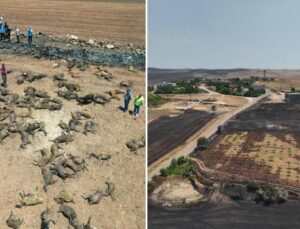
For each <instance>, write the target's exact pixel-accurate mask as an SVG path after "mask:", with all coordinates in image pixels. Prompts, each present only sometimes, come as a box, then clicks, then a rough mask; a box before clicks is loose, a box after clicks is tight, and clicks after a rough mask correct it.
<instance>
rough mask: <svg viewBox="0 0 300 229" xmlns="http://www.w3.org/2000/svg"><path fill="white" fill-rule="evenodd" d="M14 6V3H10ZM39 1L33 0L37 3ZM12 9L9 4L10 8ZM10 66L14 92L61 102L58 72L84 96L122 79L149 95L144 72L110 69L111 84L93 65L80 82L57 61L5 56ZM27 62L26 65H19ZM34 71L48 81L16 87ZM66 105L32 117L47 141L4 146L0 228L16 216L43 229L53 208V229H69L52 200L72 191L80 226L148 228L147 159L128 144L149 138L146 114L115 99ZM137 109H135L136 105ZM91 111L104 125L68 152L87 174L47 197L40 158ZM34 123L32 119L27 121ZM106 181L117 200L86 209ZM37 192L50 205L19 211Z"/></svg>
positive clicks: (11, 141) (15, 140) (15, 139)
mask: <svg viewBox="0 0 300 229" xmlns="http://www.w3.org/2000/svg"><path fill="white" fill-rule="evenodd" d="M10 2H11V1H10ZM33 2H34V1H33ZM6 4H8V2H7V3H6ZM1 60H2V61H3V62H5V63H6V65H7V69H9V70H13V73H11V74H9V75H8V85H9V86H8V88H9V90H10V91H11V92H15V93H19V94H23V89H24V88H26V87H27V86H33V87H35V88H37V89H43V90H46V91H47V92H48V93H49V95H50V96H53V97H56V91H57V87H56V85H55V83H54V82H53V80H52V76H53V74H54V73H64V74H65V77H66V79H67V80H68V81H70V82H76V83H79V84H80V85H81V91H80V92H79V94H81V95H83V94H88V93H89V92H100V93H101V92H106V91H107V90H110V89H115V88H118V85H119V82H120V81H122V80H133V81H134V85H133V88H132V90H133V94H134V95H136V94H137V93H144V72H138V73H132V72H129V71H127V70H126V69H121V68H107V69H108V70H109V71H110V72H112V74H113V75H114V76H115V79H114V80H113V81H112V82H108V81H106V80H104V79H103V80H101V79H99V78H97V77H96V76H95V75H94V73H95V70H96V68H95V67H93V66H90V67H89V68H88V69H87V70H86V71H85V72H81V73H80V78H76V79H75V78H71V75H70V73H69V72H68V70H67V68H66V67H65V66H64V65H63V63H62V65H61V67H59V68H56V69H52V65H53V63H54V62H53V61H48V60H36V59H31V58H28V57H16V56H11V55H7V56H1ZM19 63H22V64H19ZM27 71H31V72H33V73H46V74H47V78H44V79H42V80H39V81H35V82H33V83H31V84H29V83H28V82H25V83H24V84H23V85H17V84H16V82H15V81H16V76H18V75H20V73H21V72H27ZM62 100H63V103H64V104H63V109H62V110H61V111H55V112H51V113H50V112H49V111H44V110H40V111H34V112H33V117H34V119H36V120H38V121H45V122H46V130H47V131H48V132H49V135H48V136H47V137H44V135H43V134H42V133H38V134H37V135H36V137H35V138H34V139H31V140H32V142H33V145H28V146H27V149H25V150H21V149H20V148H19V145H20V143H21V139H20V135H19V134H17V135H13V136H12V137H11V138H10V137H9V138H7V139H5V140H4V141H3V142H2V144H1V145H0V160H1V168H0V172H1V175H2V180H1V182H0V190H1V200H0V206H1V207H0V228H6V224H5V220H6V219H7V218H8V216H9V215H10V212H11V211H13V212H14V214H16V215H17V217H19V218H23V219H24V223H23V225H22V226H21V228H39V225H40V214H41V212H42V211H43V210H45V208H46V207H49V208H50V210H51V212H52V214H53V218H54V220H55V221H56V225H55V226H53V227H52V228H67V225H68V222H67V219H66V218H65V217H64V216H62V215H61V214H58V213H57V211H58V209H59V205H58V204H57V203H55V202H54V200H53V198H54V197H55V196H56V195H57V194H58V193H59V192H60V191H61V190H64V189H65V190H67V191H73V192H75V194H76V203H75V204H70V205H71V206H72V207H73V208H74V209H75V211H76V213H77V215H78V217H79V221H80V222H86V221H87V220H88V218H89V217H90V216H91V217H92V224H93V225H95V226H97V228H144V216H145V215H144V212H145V198H144V196H145V190H144V189H145V188H144V186H145V183H144V182H145V180H144V175H145V174H144V171H145V169H144V163H145V160H144V156H145V153H144V151H143V149H142V150H140V151H139V154H138V155H134V154H133V153H132V152H130V151H129V150H128V149H127V147H126V145H125V143H126V142H127V141H128V140H130V139H132V138H134V139H135V138H139V137H141V136H143V135H144V123H145V116H144V114H145V112H144V111H142V112H141V115H140V116H139V117H138V118H134V117H133V116H130V115H129V114H124V113H123V112H121V111H120V110H119V106H121V105H122V103H123V102H122V101H117V100H112V101H111V102H110V103H109V104H107V105H105V106H102V105H99V104H97V105H95V106H94V105H86V106H77V105H76V104H77V103H76V102H74V101H67V100H64V99H62ZM131 105H132V104H131ZM131 109H132V106H131ZM78 110H80V111H87V112H89V113H91V114H92V115H93V116H94V121H95V122H97V123H98V124H99V126H97V127H96V134H95V135H93V134H89V135H88V136H85V135H84V134H82V132H81V133H77V134H76V135H75V141H74V142H73V143H70V144H69V145H65V146H64V148H63V152H64V153H65V154H69V153H72V154H74V155H79V156H82V157H84V158H85V159H86V161H87V164H88V171H80V172H79V173H78V174H77V175H76V177H75V178H73V179H67V180H66V181H65V182H63V181H62V180H60V179H58V182H57V183H55V184H53V185H51V186H50V187H49V188H48V192H47V193H45V192H44V191H43V190H42V186H43V180H42V176H41V171H40V168H39V167H36V166H34V165H33V164H32V161H33V159H34V158H37V153H34V151H35V150H38V149H40V148H43V147H47V146H49V145H51V142H50V141H49V140H51V139H53V138H55V137H56V136H58V135H60V134H61V133H60V132H61V131H60V129H59V127H57V124H58V123H59V121H60V120H68V119H69V118H70V112H72V111H78ZM27 121H30V122H32V120H27ZM92 150H95V151H96V152H98V153H111V154H112V158H111V160H110V161H108V162H104V163H99V162H98V161H95V160H93V159H87V153H89V152H91V151H92ZM105 181H111V182H113V183H114V184H115V187H116V193H115V195H116V200H115V201H112V200H111V199H110V198H103V199H102V201H101V202H100V203H99V204H98V205H91V206H90V205H87V204H86V203H85V201H84V200H83V198H82V197H81V195H82V194H83V193H91V192H92V191H95V190H97V189H98V188H99V189H100V190H103V191H104V190H105V188H106V185H105ZM36 188H38V189H39V192H40V194H41V196H42V197H43V198H44V199H45V202H44V203H43V204H41V205H37V206H33V207H23V208H21V209H17V208H15V205H16V204H17V203H18V202H19V200H20V198H19V193H20V192H34V191H35V189H36Z"/></svg>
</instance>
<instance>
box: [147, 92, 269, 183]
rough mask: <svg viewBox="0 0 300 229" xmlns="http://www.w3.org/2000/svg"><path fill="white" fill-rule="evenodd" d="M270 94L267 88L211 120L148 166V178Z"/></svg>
mask: <svg viewBox="0 0 300 229" xmlns="http://www.w3.org/2000/svg"><path fill="white" fill-rule="evenodd" d="M270 94H271V90H269V89H266V93H265V94H263V95H261V96H259V97H256V98H247V99H248V103H246V104H245V105H243V106H241V107H239V108H238V109H236V110H234V111H232V112H229V113H225V114H223V115H220V116H218V117H217V118H216V119H213V120H212V121H211V122H209V123H207V124H206V125H205V126H204V127H203V128H202V129H201V130H200V131H199V132H198V133H196V134H195V135H194V136H191V138H190V140H189V141H188V142H187V143H186V144H184V145H182V146H181V147H178V148H177V149H175V150H173V151H171V152H170V153H168V154H166V155H165V156H163V157H162V158H160V159H159V160H157V161H156V162H155V163H153V164H151V166H149V167H148V180H151V179H152V177H153V176H155V175H158V174H159V171H160V169H161V168H165V167H167V166H168V165H169V164H170V163H171V160H172V159H173V158H176V157H179V156H187V155H189V154H190V153H191V152H192V151H193V150H194V149H195V148H196V146H197V139H198V138H199V137H206V138H209V137H211V136H212V135H213V134H214V133H215V132H216V131H217V129H218V126H223V125H224V124H226V122H227V121H228V120H230V119H231V118H233V117H234V116H235V115H237V114H239V113H241V112H243V111H244V110H246V109H248V108H249V107H251V106H253V105H254V104H256V103H257V102H258V101H260V100H262V99H264V98H266V97H268V96H269V95H270Z"/></svg>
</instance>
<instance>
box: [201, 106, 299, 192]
mask: <svg viewBox="0 0 300 229" xmlns="http://www.w3.org/2000/svg"><path fill="white" fill-rule="evenodd" d="M298 109H299V107H298V105H291V104H284V103H278V104H264V103H260V104H258V105H257V106H255V107H254V108H251V109H250V110H247V111H245V112H243V113H242V114H240V115H238V116H237V117H236V118H235V119H233V120H231V122H229V124H228V125H227V126H226V127H225V129H224V132H223V133H222V134H221V135H220V136H218V137H217V138H216V139H215V140H214V141H213V142H212V144H211V146H210V147H209V149H208V150H207V151H204V152H198V153H197V155H198V156H197V157H199V158H200V159H201V160H203V162H204V163H205V164H206V166H208V167H209V168H211V169H214V170H217V171H221V172H226V173H229V174H238V175H241V176H245V177H249V178H251V179H256V180H262V181H266V182H271V183H278V184H282V185H290V186H295V187H300V145H299V142H300V138H299V137H300V134H299V133H300V132H299V124H298V122H297V120H298V119H299V118H300V116H299V114H298ZM280 111H281V112H280ZM271 114H272V115H271ZM283 116H285V117H283Z"/></svg>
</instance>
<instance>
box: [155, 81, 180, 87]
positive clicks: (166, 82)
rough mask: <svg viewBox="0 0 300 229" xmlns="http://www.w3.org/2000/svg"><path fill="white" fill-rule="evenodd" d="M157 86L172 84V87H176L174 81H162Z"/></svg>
mask: <svg viewBox="0 0 300 229" xmlns="http://www.w3.org/2000/svg"><path fill="white" fill-rule="evenodd" d="M159 86H173V87H176V83H173V82H168V81H163V82H161V83H160V84H159Z"/></svg>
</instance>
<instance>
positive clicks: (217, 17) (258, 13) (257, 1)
mask: <svg viewBox="0 0 300 229" xmlns="http://www.w3.org/2000/svg"><path fill="white" fill-rule="evenodd" d="M148 66H149V67H157V68H176V69H177V68H210V69H216V68H222V69H224V68H261V69H265V68H268V69H300V1H299V0H148Z"/></svg>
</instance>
